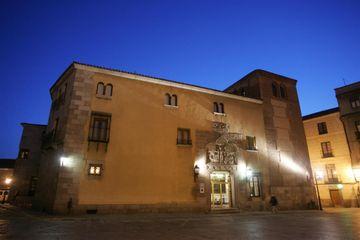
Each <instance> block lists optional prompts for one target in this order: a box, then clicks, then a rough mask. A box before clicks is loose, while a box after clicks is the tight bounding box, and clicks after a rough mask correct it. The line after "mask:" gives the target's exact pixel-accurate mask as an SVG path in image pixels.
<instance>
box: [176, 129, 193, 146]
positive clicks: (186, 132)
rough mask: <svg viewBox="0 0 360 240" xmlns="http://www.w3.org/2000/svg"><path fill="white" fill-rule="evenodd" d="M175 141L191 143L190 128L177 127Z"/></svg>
mask: <svg viewBox="0 0 360 240" xmlns="http://www.w3.org/2000/svg"><path fill="white" fill-rule="evenodd" d="M176 143H177V144H178V145H191V144H192V142H191V135H190V129H185V128H178V134H177V139H176Z"/></svg>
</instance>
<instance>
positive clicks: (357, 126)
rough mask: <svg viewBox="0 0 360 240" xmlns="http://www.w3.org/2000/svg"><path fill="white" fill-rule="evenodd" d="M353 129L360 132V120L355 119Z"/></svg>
mask: <svg viewBox="0 0 360 240" xmlns="http://www.w3.org/2000/svg"><path fill="white" fill-rule="evenodd" d="M355 130H356V131H358V132H360V120H359V121H355Z"/></svg>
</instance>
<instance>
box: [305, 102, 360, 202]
mask: <svg viewBox="0 0 360 240" xmlns="http://www.w3.org/2000/svg"><path fill="white" fill-rule="evenodd" d="M303 122H304V127H305V134H306V138H307V143H308V147H309V154H310V161H311V166H312V170H313V172H314V175H315V176H314V177H316V179H317V184H318V189H319V193H320V199H321V203H322V205H323V206H324V207H358V206H359V199H358V198H359V195H358V185H357V183H356V181H355V180H356V179H355V177H354V172H353V168H352V162H351V156H350V151H349V145H348V142H347V138H346V133H345V130H344V126H343V123H342V122H341V120H340V111H339V108H332V109H328V110H325V111H321V112H317V113H313V114H310V115H307V116H304V117H303Z"/></svg>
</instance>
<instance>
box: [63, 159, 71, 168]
mask: <svg viewBox="0 0 360 240" xmlns="http://www.w3.org/2000/svg"><path fill="white" fill-rule="evenodd" d="M60 166H61V167H71V166H72V159H71V158H70V157H60Z"/></svg>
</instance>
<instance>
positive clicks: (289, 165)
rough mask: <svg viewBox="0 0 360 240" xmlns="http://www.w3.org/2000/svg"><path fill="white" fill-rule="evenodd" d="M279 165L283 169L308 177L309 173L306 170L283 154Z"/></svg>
mask: <svg viewBox="0 0 360 240" xmlns="http://www.w3.org/2000/svg"><path fill="white" fill-rule="evenodd" d="M281 163H282V165H284V167H286V168H287V169H289V170H291V171H293V172H295V173H299V174H304V175H309V172H308V171H307V170H306V169H304V168H303V167H301V166H300V165H299V164H297V163H295V162H294V161H293V160H292V159H291V158H290V157H289V156H287V155H285V154H284V155H282V156H281Z"/></svg>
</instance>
